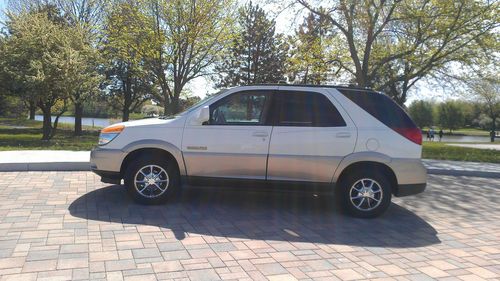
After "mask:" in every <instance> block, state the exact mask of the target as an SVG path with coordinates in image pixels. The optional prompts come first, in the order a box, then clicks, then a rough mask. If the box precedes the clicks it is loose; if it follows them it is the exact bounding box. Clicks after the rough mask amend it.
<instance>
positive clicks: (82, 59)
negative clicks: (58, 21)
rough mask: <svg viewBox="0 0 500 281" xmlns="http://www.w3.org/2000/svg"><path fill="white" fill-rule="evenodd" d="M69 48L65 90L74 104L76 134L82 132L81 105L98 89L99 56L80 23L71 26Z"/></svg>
mask: <svg viewBox="0 0 500 281" xmlns="http://www.w3.org/2000/svg"><path fill="white" fill-rule="evenodd" d="M71 30H72V33H71V34H70V36H69V40H70V42H69V48H65V51H66V52H67V57H68V59H69V60H68V61H67V63H66V65H65V69H66V77H65V78H64V79H65V81H68V84H67V88H66V89H67V91H68V92H69V98H70V100H71V101H72V102H73V105H74V109H75V111H74V115H75V128H74V133H75V135H76V136H80V135H81V134H82V117H83V105H84V104H85V102H86V101H87V100H88V99H90V98H92V96H93V95H96V94H97V93H98V91H99V84H100V82H101V75H100V74H99V72H98V68H99V62H100V57H99V54H98V53H97V50H96V49H95V48H94V47H93V45H92V40H91V39H90V38H89V37H90V32H89V30H88V29H86V28H85V27H82V26H81V25H75V26H73V27H72V29H71Z"/></svg>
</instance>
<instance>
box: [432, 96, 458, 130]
mask: <svg viewBox="0 0 500 281" xmlns="http://www.w3.org/2000/svg"><path fill="white" fill-rule="evenodd" d="M437 111H438V122H439V125H440V126H441V127H443V128H447V129H449V130H450V133H451V132H452V131H453V130H456V129H458V128H460V127H461V126H463V120H464V116H463V113H462V111H461V110H460V106H459V105H458V104H457V102H456V101H445V102H442V103H440V104H439V105H438V107H437Z"/></svg>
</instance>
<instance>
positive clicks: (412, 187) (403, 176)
mask: <svg viewBox="0 0 500 281" xmlns="http://www.w3.org/2000/svg"><path fill="white" fill-rule="evenodd" d="M389 165H390V166H391V168H392V170H393V172H394V174H395V175H396V179H397V182H398V186H397V187H396V188H395V190H394V195H395V196H396V197H402V196H408V195H414V194H418V193H421V192H423V191H424V190H425V187H426V185H427V169H426V168H425V166H424V164H422V160H421V159H402V158H396V159H392V160H391V162H390V163H389Z"/></svg>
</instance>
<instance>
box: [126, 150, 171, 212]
mask: <svg viewBox="0 0 500 281" xmlns="http://www.w3.org/2000/svg"><path fill="white" fill-rule="evenodd" d="M124 181H125V185H126V187H127V190H128V192H129V194H130V195H131V196H132V197H133V198H134V200H135V201H137V202H139V203H142V204H148V205H153V204H160V203H163V202H165V201H166V200H168V199H169V198H171V197H173V196H174V195H175V194H176V193H177V191H178V189H179V176H178V171H177V166H176V165H175V164H174V163H172V161H171V160H169V159H162V158H160V157H158V156H153V155H142V156H140V157H139V158H138V159H136V160H134V161H133V162H132V163H130V165H129V166H128V167H127V169H126V171H125V176H124Z"/></svg>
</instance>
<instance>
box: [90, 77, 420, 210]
mask: <svg viewBox="0 0 500 281" xmlns="http://www.w3.org/2000/svg"><path fill="white" fill-rule="evenodd" d="M421 144H422V134H421V132H420V130H419V129H418V128H417V127H416V126H415V124H414V123H413V122H412V120H411V119H410V118H409V117H408V115H407V114H406V113H405V112H404V110H403V109H402V108H401V107H399V106H398V105H397V104H396V103H394V102H393V101H392V100H391V99H390V98H389V97H387V96H386V95H384V94H381V93H377V92H374V91H372V90H367V89H359V88H354V87H341V86H288V85H263V86H245V87H237V88H232V89H229V90H225V91H222V92H220V93H219V94H217V95H215V96H212V97H210V98H208V99H206V100H204V101H202V102H200V103H199V104H197V105H195V106H193V107H191V108H190V109H188V110H186V111H185V112H182V113H180V114H178V115H176V116H171V117H164V118H152V119H143V120H138V121H132V122H124V123H120V124H115V125H112V126H110V127H107V128H105V129H103V130H102V132H101V135H100V139H99V146H98V147H97V148H95V149H94V150H93V151H92V154H91V163H92V169H93V171H94V172H95V173H97V174H98V175H100V176H101V177H102V180H103V181H104V182H107V183H115V184H118V183H120V182H121V179H123V180H124V183H125V186H126V188H127V189H128V191H129V192H130V194H131V195H132V196H133V198H135V199H136V200H137V201H139V202H142V203H146V204H156V203H160V202H163V201H165V200H166V199H168V198H169V197H171V196H173V194H175V193H176V192H177V191H178V190H179V189H180V187H181V182H187V183H189V184H192V185H195V184H202V185H209V184H210V185H213V184H218V185H219V184H229V185H231V186H235V187H236V186H239V185H241V184H243V183H251V184H252V186H256V185H259V184H264V185H270V184H271V185H272V186H276V185H281V186H285V187H288V188H297V187H306V188H314V189H317V188H326V189H327V190H330V191H335V193H336V194H337V196H339V197H338V198H339V199H340V202H341V203H342V205H343V206H344V207H345V209H346V210H347V211H348V212H349V213H350V214H352V215H355V216H358V217H374V216H377V215H379V214H381V213H383V212H384V211H385V210H386V209H387V207H388V206H389V205H390V202H391V196H392V195H395V196H405V195H410V194H415V193H419V192H422V191H423V190H424V189H425V186H426V169H425V168H424V166H423V165H422V163H421V159H420V157H421V151H422V146H421Z"/></svg>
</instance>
